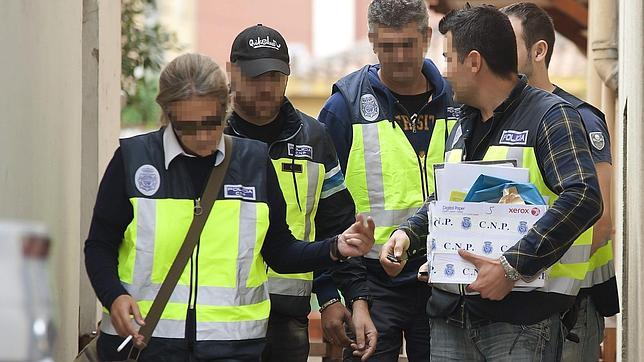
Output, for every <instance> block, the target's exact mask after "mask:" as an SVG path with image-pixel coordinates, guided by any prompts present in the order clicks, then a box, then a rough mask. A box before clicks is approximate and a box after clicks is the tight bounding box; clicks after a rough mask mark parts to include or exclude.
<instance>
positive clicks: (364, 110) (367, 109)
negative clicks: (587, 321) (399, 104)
mask: <svg viewBox="0 0 644 362" xmlns="http://www.w3.org/2000/svg"><path fill="white" fill-rule="evenodd" d="M360 114H361V115H362V118H364V119H365V120H367V121H369V122H373V121H375V120H376V119H378V115H379V114H380V106H378V101H377V100H376V97H374V95H373V94H369V93H367V94H363V95H362V96H361V97H360Z"/></svg>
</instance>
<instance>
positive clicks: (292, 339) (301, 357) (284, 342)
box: [262, 310, 309, 362]
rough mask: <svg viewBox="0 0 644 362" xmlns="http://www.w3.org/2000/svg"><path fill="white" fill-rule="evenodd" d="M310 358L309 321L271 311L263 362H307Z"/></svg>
mask: <svg viewBox="0 0 644 362" xmlns="http://www.w3.org/2000/svg"><path fill="white" fill-rule="evenodd" d="M308 356H309V319H308V317H307V316H303V317H292V316H287V315H284V314H281V313H279V312H276V311H274V310H271V314H270V317H269V318H268V332H267V333H266V348H265V349H264V352H263V353H262V361H263V362H306V361H307V359H308Z"/></svg>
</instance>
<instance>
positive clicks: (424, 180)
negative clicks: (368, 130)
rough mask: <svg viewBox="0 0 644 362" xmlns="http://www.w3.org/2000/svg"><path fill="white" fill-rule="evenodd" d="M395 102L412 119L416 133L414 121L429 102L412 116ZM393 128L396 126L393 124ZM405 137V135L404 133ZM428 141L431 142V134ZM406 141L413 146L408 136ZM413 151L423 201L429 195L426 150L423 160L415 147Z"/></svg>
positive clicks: (393, 121)
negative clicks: (418, 172)
mask: <svg viewBox="0 0 644 362" xmlns="http://www.w3.org/2000/svg"><path fill="white" fill-rule="evenodd" d="M395 104H396V105H398V106H399V107H400V108H401V109H402V111H403V112H405V115H406V116H407V117H409V119H410V120H412V124H411V125H412V133H416V122H417V121H418V114H420V113H421V112H422V111H424V110H425V108H427V106H428V105H429V102H427V103H425V105H424V106H422V107H420V110H419V111H418V114H414V117H410V116H409V111H407V109H406V108H405V106H403V105H402V104H401V103H400V101H399V100H398V99H396V101H395ZM391 123H392V124H394V125H395V124H396V121H395V120H392V121H391ZM394 128H396V127H395V126H394ZM403 133H404V131H403ZM405 138H407V136H406V135H405ZM429 141H430V142H431V136H430V140H429ZM407 142H408V143H409V145H410V146H412V148H414V147H413V145H412V144H411V142H410V141H409V139H408V138H407ZM427 150H429V145H427ZM414 152H415V153H416V161H417V162H418V171H420V186H421V192H422V194H423V201H425V200H427V198H428V197H429V180H428V177H427V151H425V157H423V160H421V157H420V156H419V155H418V152H416V150H415V149H414ZM423 165H424V166H423Z"/></svg>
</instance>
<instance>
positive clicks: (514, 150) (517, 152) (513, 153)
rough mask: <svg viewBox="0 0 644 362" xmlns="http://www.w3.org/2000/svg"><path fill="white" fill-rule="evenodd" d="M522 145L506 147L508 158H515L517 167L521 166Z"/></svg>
mask: <svg viewBox="0 0 644 362" xmlns="http://www.w3.org/2000/svg"><path fill="white" fill-rule="evenodd" d="M523 150H524V148H523V147H510V148H509V149H508V155H507V158H508V160H516V161H517V167H523Z"/></svg>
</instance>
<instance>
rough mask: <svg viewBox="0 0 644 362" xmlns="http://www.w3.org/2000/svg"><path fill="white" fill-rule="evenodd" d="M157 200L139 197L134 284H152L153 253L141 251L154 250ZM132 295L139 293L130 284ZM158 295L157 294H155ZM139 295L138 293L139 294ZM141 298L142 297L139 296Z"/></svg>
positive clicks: (133, 270) (129, 290)
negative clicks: (142, 251)
mask: <svg viewBox="0 0 644 362" xmlns="http://www.w3.org/2000/svg"><path fill="white" fill-rule="evenodd" d="M156 205H157V202H156V200H154V199H144V198H138V199H137V212H136V253H135V257H134V268H133V269H132V284H133V285H138V286H139V287H145V286H147V285H150V284H152V281H151V280H152V263H153V262H154V259H153V258H152V253H141V252H139V251H140V250H154V237H155V234H156V226H157V223H156V218H157V206H156ZM126 290H127V291H128V293H130V295H132V296H134V295H137V294H132V293H136V290H135V289H134V288H133V287H132V286H130V289H127V287H126ZM155 295H156V294H155ZM137 296H138V295H137ZM138 299H139V300H140V299H142V298H138ZM186 300H187V299H186Z"/></svg>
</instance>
